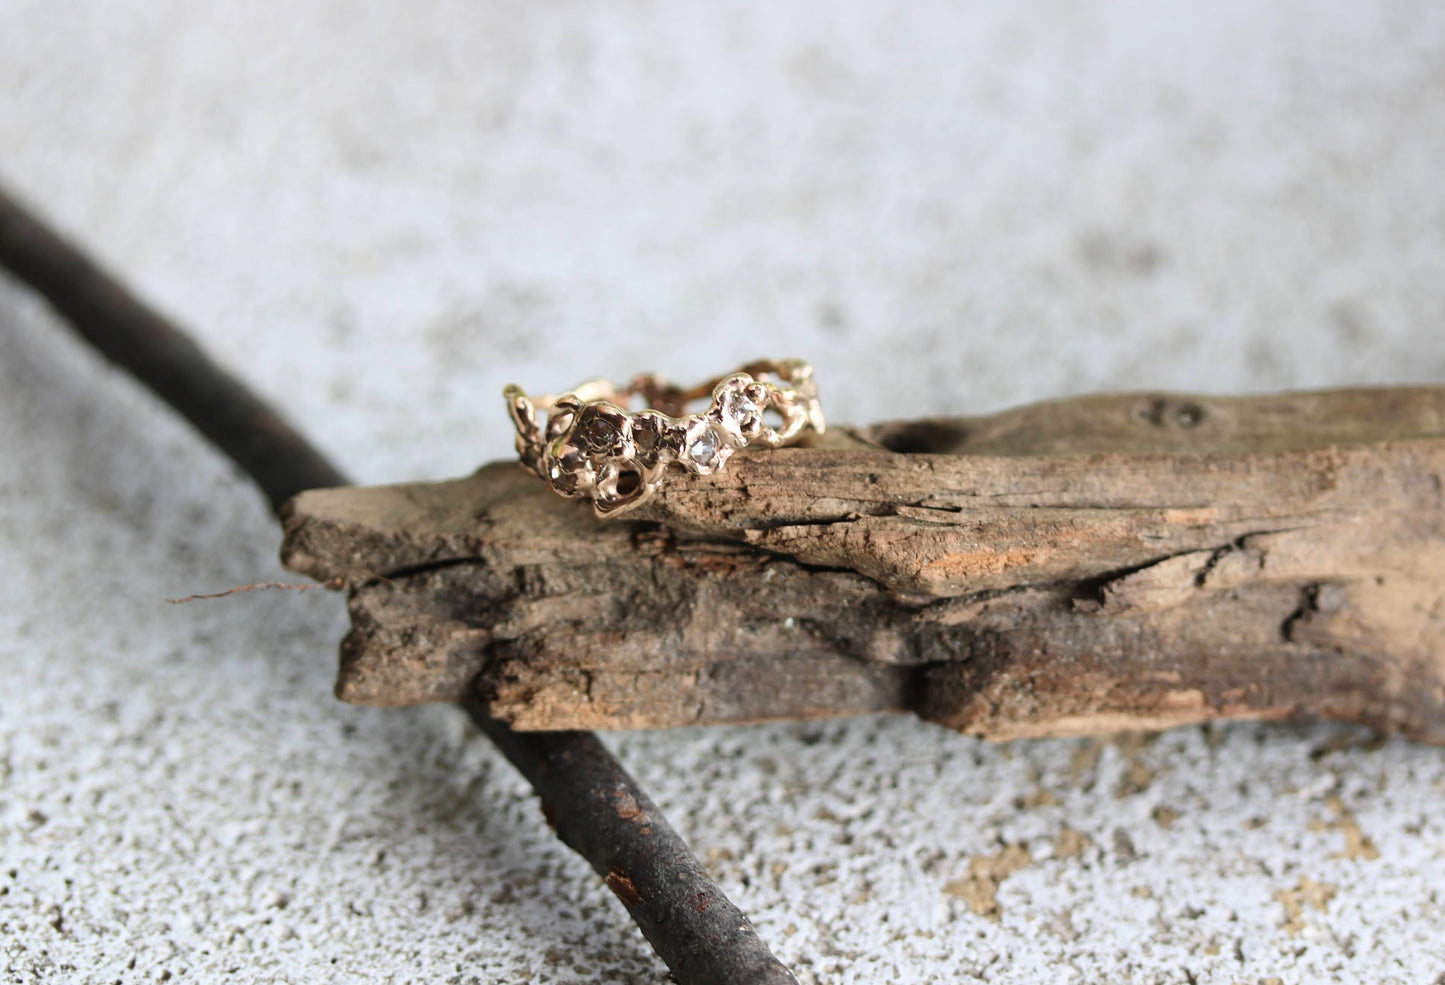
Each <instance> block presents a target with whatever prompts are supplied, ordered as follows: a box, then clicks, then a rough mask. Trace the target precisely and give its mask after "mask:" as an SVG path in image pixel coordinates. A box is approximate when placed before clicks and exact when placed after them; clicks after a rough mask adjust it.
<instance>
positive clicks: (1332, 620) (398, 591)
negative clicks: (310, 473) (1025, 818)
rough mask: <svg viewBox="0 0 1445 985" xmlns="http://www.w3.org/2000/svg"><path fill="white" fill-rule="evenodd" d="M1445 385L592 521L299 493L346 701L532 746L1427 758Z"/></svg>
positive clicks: (1441, 700)
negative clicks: (703, 732) (624, 738)
mask: <svg viewBox="0 0 1445 985" xmlns="http://www.w3.org/2000/svg"><path fill="white" fill-rule="evenodd" d="M1442 477H1445V387H1440V388H1393V389H1373V390H1343V391H1334V392H1324V393H1305V394H1283V395H1275V396H1264V397H1237V398H1220V397H1181V396H1172V395H1160V394H1145V395H1123V396H1102V397H1089V398H1081V399H1073V400H1064V401H1058V402H1053V403H1046V404H1040V405H1036V406H1032V407H1025V408H1020V409H1017V410H1013V411H1008V412H1005V413H1003V414H999V415H996V416H993V417H985V418H955V419H946V420H929V421H915V422H904V423H895V424H884V425H878V426H875V427H871V428H861V429H849V428H842V429H835V430H834V432H830V435H829V436H828V437H827V438H825V439H819V440H818V441H816V442H814V443H813V444H812V445H810V446H805V447H798V448H787V449H779V450H776V451H768V452H760V453H756V454H753V453H745V454H741V455H738V456H737V457H735V458H734V459H733V461H732V462H730V463H729V465H728V467H727V469H726V470H724V471H723V472H721V473H719V474H717V475H713V476H707V477H696V476H689V475H684V474H681V473H678V474H677V475H673V476H669V482H668V483H667V484H666V487H665V489H664V490H663V492H662V493H661V494H660V495H659V496H658V497H657V498H656V499H654V500H652V501H651V502H649V503H647V504H646V505H645V506H643V507H642V508H641V509H640V510H639V511H637V512H636V513H634V514H631V515H630V517H629V519H628V520H626V521H616V520H612V521H598V520H596V519H594V518H593V516H592V514H591V512H590V510H589V508H588V505H587V504H586V503H582V502H575V501H567V500H563V499H560V498H558V497H556V496H554V495H553V494H552V493H550V492H549V491H548V490H546V489H545V488H544V487H543V485H542V483H540V482H539V481H537V480H536V479H535V478H534V477H532V476H530V475H529V474H527V473H526V472H524V471H523V470H522V469H521V468H520V467H519V466H517V465H515V464H513V463H497V464H493V465H489V466H486V467H484V468H483V469H481V470H480V471H479V472H477V473H476V474H475V475H473V476H471V477H469V478H466V479H460V480H456V481H451V482H440V483H428V484H411V485H400V486H386V487H377V488H362V489H358V488H351V489H333V490H320V491H313V492H306V493H303V494H302V495H300V496H299V497H297V498H296V499H295V500H293V501H292V502H291V503H290V504H289V505H288V506H287V507H286V509H285V510H284V513H283V519H284V522H285V527H286V540H285V545H284V548H283V560H284V561H285V563H286V565H287V566H288V567H290V568H292V569H293V570H296V571H300V572H304V573H306V574H309V575H311V576H313V577H315V578H318V579H320V580H323V581H332V580H336V581H337V582H338V583H340V584H343V585H344V586H345V587H346V588H347V589H348V591H349V592H350V608H351V616H352V623H353V628H352V630H351V632H350V633H349V634H348V636H347V637H346V639H345V641H344V642H343V644H342V663H341V673H340V677H339V680H338V684H337V693H338V695H339V696H340V697H341V698H343V699H344V700H347V701H353V702H357V703H363V704H376V705H398V704H412V703H418V702H425V701H458V700H473V699H475V700H482V701H484V702H486V704H487V706H488V708H489V710H490V713H491V714H492V715H494V716H496V717H498V718H501V719H503V720H505V721H507V722H509V723H511V724H512V726H513V727H515V728H519V729H571V728H578V729H619V728H652V727H661V726H671V725H693V724H706V723H716V722H743V721H760V720H766V719H779V718H810V717H821V716H829V715H842V714H853V713H858V712H867V711H879V710H896V711H913V712H916V713H917V714H919V715H921V716H922V717H924V718H927V719H930V720H933V721H936V722H939V723H941V724H943V725H946V726H948V727H950V728H955V729H961V730H964V731H967V732H970V733H975V734H980V735H984V736H988V737H990V738H996V739H1003V738H1014V737H1020V736H1041V735H1064V734H1079V733H1087V732H1103V731H1114V730H1118V729H1123V728H1147V729H1154V728H1162V727H1166V726H1170V725H1177V724H1183V723H1188V722H1199V721H1204V720H1208V719H1215V718H1239V717H1256V718H1287V717H1295V716H1314V717H1330V718H1342V719H1349V720H1353V721H1359V722H1363V723H1366V724H1369V725H1372V726H1375V727H1377V728H1380V729H1383V730H1387V731H1400V732H1403V733H1405V734H1406V735H1409V736H1411V737H1413V738H1416V739H1420V740H1424V741H1429V742H1445V494H1442Z"/></svg>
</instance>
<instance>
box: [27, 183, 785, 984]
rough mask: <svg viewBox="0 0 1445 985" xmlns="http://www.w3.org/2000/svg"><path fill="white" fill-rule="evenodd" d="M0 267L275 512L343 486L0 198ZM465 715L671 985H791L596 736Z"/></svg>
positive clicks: (321, 461) (183, 346) (182, 341)
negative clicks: (229, 464)
mask: <svg viewBox="0 0 1445 985" xmlns="http://www.w3.org/2000/svg"><path fill="white" fill-rule="evenodd" d="M0 266H3V267H4V268H6V269H8V270H9V271H10V272H11V273H13V274H14V275H15V276H16V277H17V278H18V279H19V280H21V281H22V282H24V283H26V284H28V285H29V286H30V287H32V288H34V289H35V290H36V291H38V292H39V293H40V294H41V295H43V296H44V297H45V298H46V299H47V300H48V301H49V302H50V303H51V305H53V306H54V307H55V309H56V310H57V311H58V312H59V313H60V314H61V315H62V316H63V317H64V318H65V319H67V320H68V321H69V322H70V323H71V324H72V325H73V326H74V328H75V329H76V330H77V331H78V332H79V333H80V335H81V336H82V337H83V338H84V339H85V340H86V341H87V342H89V343H90V344H91V345H93V346H95V347H96V348H97V349H99V350H100V351H101V352H102V353H104V354H105V355H106V356H107V357H108V358H109V359H111V360H112V361H114V362H115V363H117V364H118V365H120V366H121V367H123V368H124V369H126V370H128V371H129V372H131V373H132V374H133V375H134V376H135V377H136V378H137V379H139V380H140V381H141V382H142V383H144V384H145V385H146V386H148V387H150V389H151V390H153V391H154V392H155V393H156V394H157V395H158V396H159V397H161V399H163V400H164V401H166V403H168V404H170V405H171V406H172V407H173V408H174V409H175V410H176V411H177V412H178V413H179V414H181V415H182V416H183V417H185V418H186V420H188V421H189V422H190V423H191V424H192V425H194V426H195V427H196V428H197V429H198V430H199V431H200V432H201V433H202V434H204V435H205V436H206V437H207V438H209V439H210V440H211V441H212V442H213V443H214V444H215V445H216V446H217V447H219V448H220V449H221V450H222V451H223V452H225V453H226V454H227V455H228V456H230V457H231V458H232V459H233V460H234V461H235V462H236V464H238V465H239V466H241V468H242V469H243V470H245V472H246V473H247V474H248V475H249V476H250V477H251V478H252V479H254V480H255V482H256V484H257V485H259V486H260V487H261V489H262V491H263V492H264V493H265V494H266V496H267V498H268V499H269V500H270V501H271V505H272V508H273V509H275V510H279V509H280V507H281V504H283V503H284V502H285V501H286V500H287V499H289V498H290V497H291V496H292V495H294V494H295V493H297V492H300V491H301V490H303V489H312V488H321V487H325V486H339V485H346V484H347V482H346V479H345V477H344V476H343V475H342V474H341V473H340V472H339V471H338V470H337V469H336V468H335V467H334V466H332V465H331V463H329V462H328V461H326V459H325V458H324V457H323V456H322V455H321V454H320V452H318V451H317V450H316V449H315V448H313V447H312V446H311V445H310V444H309V443H308V442H307V441H306V440H305V439H304V438H303V437H301V435H300V434H299V433H298V432H297V431H296V430H294V429H293V428H292V427H291V426H290V425H289V424H287V423H286V422H285V421H284V420H282V419H281V417H280V416H279V415H277V414H276V413H275V411H273V410H272V409H271V408H269V407H267V406H266V404H265V403H264V402H263V401H262V400H261V399H260V398H259V397H257V396H256V395H255V394H254V393H252V392H251V391H250V390H249V389H248V388H247V387H246V386H245V384H243V383H241V382H240V381H239V380H237V379H235V378H234V377H232V376H230V375H229V374H228V373H227V372H226V371H225V370H223V369H222V368H221V367H219V366H217V365H216V364H215V363H214V362H212V361H211V359H210V358H209V357H208V356H206V354H205V353H204V352H202V351H201V349H200V347H199V346H197V345H196V344H195V342H193V341H192V340H191V339H190V338H189V336H187V335H186V333H184V332H182V331H181V330H180V329H179V328H177V327H176V326H175V325H173V324H172V323H171V322H169V321H168V320H167V319H166V318H164V317H163V316H162V315H160V314H158V313H157V312H156V311H155V310H154V309H152V308H150V307H149V306H147V305H146V304H144V303H143V302H142V301H140V300H139V299H138V298H136V297H135V296H134V295H133V294H131V293H130V292H129V291H127V290H126V289H125V288H124V287H123V286H122V285H121V284H120V283H119V282H118V281H116V280H115V279H114V278H113V277H111V276H109V275H108V274H106V273H105V272H104V271H103V270H101V269H100V268H99V267H97V266H96V265H95V263H94V262H92V261H91V260H90V259H89V258H87V257H86V256H85V255H84V254H82V253H81V252H80V251H79V250H77V249H76V248H75V247H74V246H72V245H70V244H69V243H67V242H66V241H65V240H63V239H61V238H60V236H58V235H57V234H56V233H54V232H53V231H51V230H50V229H49V228H47V227H46V226H45V225H44V224H43V223H41V222H40V221H39V220H38V219H36V218H35V217H34V216H33V215H31V214H29V213H28V212H27V211H26V210H25V209H23V208H22V207H21V206H20V205H19V204H18V203H16V202H15V201H14V200H13V199H12V198H10V197H9V196H8V195H6V194H5V193H4V191H3V190H0ZM464 707H465V710H466V712H467V714H469V715H470V716H471V717H472V719H473V721H475V722H476V723H477V725H478V726H479V727H480V728H481V729H482V730H483V731H484V732H486V734H487V735H488V736H489V737H490V738H491V740H492V741H493V742H494V743H495V744H496V745H497V747H498V748H499V749H500V750H501V751H502V753H503V755H505V756H506V757H507V758H508V759H509V760H511V762H512V764H513V765H514V766H516V767H517V769H518V770H519V771H520V772H521V773H522V775H523V776H525V777H526V778H527V779H528V781H529V782H531V784H532V786H533V787H534V788H535V789H536V791H537V793H538V795H539V796H540V797H541V799H542V807H543V810H544V811H545V813H546V816H547V819H548V822H549V823H550V824H551V825H552V826H553V827H554V828H556V830H557V834H558V836H559V837H560V838H561V839H562V841H563V842H564V843H565V844H566V845H567V846H568V847H570V848H572V849H573V850H574V851H576V852H577V853H578V854H580V855H582V856H583V857H584V858H585V859H587V861H588V862H589V863H591V865H592V867H593V868H594V869H595V870H596V871H597V872H598V874H599V875H601V876H602V877H603V879H604V880H605V881H606V883H607V885H608V887H609V888H610V889H611V890H612V891H613V893H615V894H616V895H617V897H618V898H619V899H620V900H621V901H622V903H623V904H624V905H625V906H626V907H627V909H628V912H629V913H631V915H632V917H633V919H634V920H636V922H637V924H638V926H639V927H641V928H642V932H643V933H644V934H645V935H646V936H647V939H648V940H649V941H651V942H652V945H653V947H654V948H656V950H657V953H658V954H659V955H660V956H661V957H662V959H663V961H665V962H666V963H667V965H668V967H669V968H670V969H672V972H673V975H674V977H675V978H676V979H677V981H678V982H679V983H681V985H766V983H789V982H796V979H794V978H793V976H792V974H791V973H790V972H789V971H788V970H787V969H786V968H785V967H784V966H783V965H782V964H781V963H780V962H779V961H778V960H777V959H776V958H775V957H773V955H772V954H771V953H769V951H768V949H767V947H766V946H764V944H763V943H762V941H761V940H759V939H758V936H757V934H756V933H755V932H754V931H753V929H752V926H751V925H750V924H749V923H748V921H747V918H746V917H744V916H743V914H742V913H741V911H739V910H738V908H737V907H736V906H734V905H733V904H732V903H731V902H730V901H729V900H728V899H727V897H726V896H724V895H723V893H722V891H721V890H720V889H718V887H717V886H716V885H715V884H714V883H713V882H712V880H711V879H709V878H708V876H707V874H706V872H704V871H703V867H702V864H701V863H700V862H699V861H698V860H697V859H696V858H695V857H693V856H692V854H691V853H690V852H689V851H688V849H687V846H686V844H685V843H684V842H683V840H682V838H681V837H680V836H679V835H678V834H677V833H676V832H675V831H674V830H673V829H672V828H671V826H669V825H668V824H667V822H666V821H665V820H664V819H663V817H662V815H661V814H660V813H659V812H658V810H657V808H656V807H655V806H654V805H653V803H652V801H651V799H650V798H648V796H647V794H646V793H644V792H643V791H642V788H641V787H639V786H638V785H637V783H636V781H635V780H633V779H632V778H631V777H630V776H628V775H627V772H626V770H624V769H623V768H622V765H621V764H620V763H618V762H617V760H616V759H615V758H614V757H613V756H612V755H611V753H609V752H608V751H607V750H606V748H604V747H603V745H602V743H601V742H599V741H598V740H597V738H596V736H593V735H591V734H590V733H587V732H514V731H512V730H511V729H510V728H508V727H507V726H506V725H505V724H503V723H501V722H499V721H496V720H495V719H492V718H490V717H489V716H488V715H487V714H486V711H485V710H484V709H483V708H481V707H480V706H475V705H471V706H464Z"/></svg>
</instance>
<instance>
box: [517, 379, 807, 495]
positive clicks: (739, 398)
mask: <svg viewBox="0 0 1445 985" xmlns="http://www.w3.org/2000/svg"><path fill="white" fill-rule="evenodd" d="M502 394H503V396H505V397H506V399H507V409H508V411H509V412H510V413H511V415H512V423H513V424H514V425H515V426H516V428H517V454H518V456H520V458H521V460H522V464H523V465H525V466H526V467H527V468H529V469H531V470H532V471H533V472H535V473H536V474H537V475H539V476H541V477H542V478H543V479H545V480H546V481H547V483H548V485H550V486H551V487H552V489H553V490H555V491H556V492H557V493H559V494H560V495H562V496H566V497H568V498H569V499H574V498H587V499H591V500H592V508H593V510H594V511H595V512H596V514H597V516H599V517H604V518H605V517H611V516H617V515H619V514H621V513H625V512H626V511H627V510H630V509H632V508H634V507H636V506H639V505H640V504H642V503H643V502H645V501H646V500H647V499H648V498H649V497H650V496H652V494H653V493H655V492H656V491H657V490H658V489H659V488H661V486H662V482H663V478H664V476H665V474H666V472H667V469H668V466H674V467H676V468H681V469H683V470H686V471H688V472H692V473H693V474H695V475H710V474H711V473H713V472H716V471H718V470H719V469H721V468H722V467H723V466H724V465H726V464H727V460H728V459H729V458H730V457H732V455H733V453H734V452H736V451H738V450H739V449H741V448H745V447H748V446H749V445H757V446H761V447H764V448H778V447H781V446H783V445H787V444H791V443H792V442H794V441H797V440H798V439H799V438H800V437H802V436H803V434H805V433H806V432H807V431H809V430H812V431H814V432H816V433H818V434H822V433H823V430H824V428H825V427H826V425H825V423H824V421H823V411H822V408H821V406H820V405H819V403H818V388H817V385H816V384H815V383H814V382H813V367H812V366H810V365H809V364H808V363H806V362H803V361H802V360H800V359H781V360H760V361H758V362H754V363H749V364H748V365H746V366H744V367H742V368H741V369H740V370H738V371H737V372H735V373H729V374H728V375H726V376H722V377H718V378H717V379H715V380H710V381H708V382H707V383H704V384H702V385H701V386H698V387H694V388H692V389H690V390H684V389H682V388H680V387H676V386H673V385H671V384H668V383H665V382H663V381H662V380H661V379H659V378H658V377H656V376H652V375H644V376H639V377H637V378H636V379H634V380H633V381H632V382H631V383H629V384H627V386H625V387H618V386H617V385H615V384H613V383H611V382H609V381H607V380H592V381H589V382H587V383H583V384H582V385H580V386H578V387H575V388H574V389H572V390H571V391H569V392H567V393H564V394H562V395H561V396H560V397H550V396H543V397H536V398H533V397H529V396H527V394H526V393H525V392H524V391H523V390H522V388H521V387H519V386H517V385H516V384H511V385H509V386H507V387H506V388H505V389H504V390H503V391H502ZM708 397H710V398H711V401H710V403H709V404H708V406H707V407H706V408H705V409H703V410H701V411H699V412H698V413H692V414H689V413H686V410H687V406H688V405H689V404H693V403H696V402H697V401H700V400H702V399H704V398H708ZM634 399H640V400H641V401H643V402H644V403H645V404H646V405H647V406H646V409H644V410H639V411H635V412H634V411H631V410H629V409H628V405H629V404H630V403H631V402H632V401H633V400H634ZM539 412H541V413H545V414H546V419H545V422H544V423H539V422H538V419H537V415H538V413H539ZM769 412H773V413H775V414H776V415H777V423H776V424H773V423H771V422H770V421H769V420H768V419H767V415H768V413H769Z"/></svg>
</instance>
